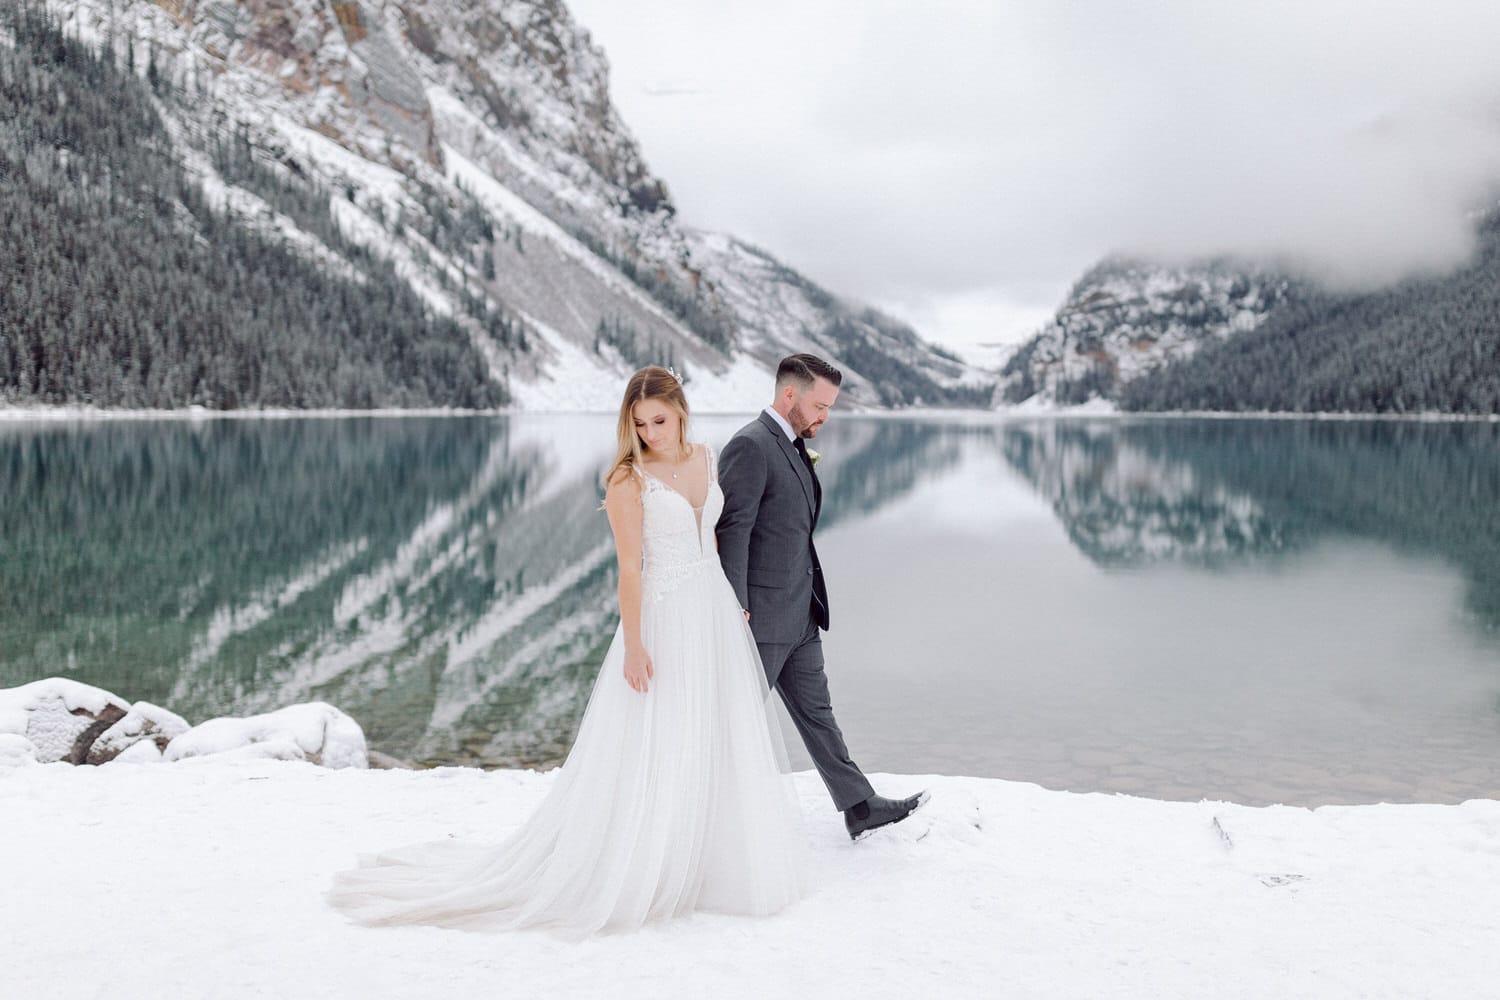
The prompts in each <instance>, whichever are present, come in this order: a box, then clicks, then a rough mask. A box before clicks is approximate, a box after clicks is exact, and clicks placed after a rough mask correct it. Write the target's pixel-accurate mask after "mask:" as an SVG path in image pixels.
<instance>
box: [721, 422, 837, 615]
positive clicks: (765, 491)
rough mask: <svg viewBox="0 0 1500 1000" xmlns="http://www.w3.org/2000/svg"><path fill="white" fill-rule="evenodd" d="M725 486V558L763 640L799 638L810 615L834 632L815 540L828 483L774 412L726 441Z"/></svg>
mask: <svg viewBox="0 0 1500 1000" xmlns="http://www.w3.org/2000/svg"><path fill="white" fill-rule="evenodd" d="M719 486H720V488H721V489H722V490H723V492H724V512H723V514H722V515H721V516H720V517H719V523H718V527H717V534H718V539H719V561H720V563H722V564H723V566H724V575H725V576H727V577H728V578H729V583H730V585H731V586H733V587H734V593H735V596H736V597H738V598H739V601H740V607H742V608H744V609H745V610H746V611H749V612H750V631H751V632H752V633H754V635H755V640H756V642H762V643H796V642H799V641H800V640H801V639H802V637H803V635H805V634H806V632H807V628H808V622H809V619H811V620H812V621H815V622H817V624H818V627H819V628H822V629H825V630H826V629H827V628H828V591H827V589H826V588H825V587H824V584H823V567H822V566H821V565H820V564H819V562H818V550H817V549H816V548H814V546H813V537H812V536H813V529H814V528H815V527H817V524H818V511H819V507H820V506H821V501H822V487H821V486H820V485H819V483H818V479H817V476H816V475H814V473H813V471H812V468H811V466H810V464H809V463H808V462H805V461H804V460H803V458H802V455H801V454H800V453H799V452H798V451H797V448H796V446H795V445H794V444H793V443H792V442H791V441H789V440H787V436H786V432H785V431H783V430H782V429H781V427H780V426H779V425H778V424H777V423H776V421H775V420H774V419H772V417H771V416H770V414H767V413H765V412H762V413H761V414H760V416H759V417H758V418H756V419H755V420H753V421H751V422H750V423H748V424H746V425H745V426H744V427H742V428H740V430H739V431H738V432H737V433H736V434H735V435H734V437H733V438H731V439H730V440H729V443H728V444H726V445H725V446H724V450H723V453H722V454H721V455H720V456H719Z"/></svg>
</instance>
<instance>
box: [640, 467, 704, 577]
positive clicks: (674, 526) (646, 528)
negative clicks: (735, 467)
mask: <svg viewBox="0 0 1500 1000" xmlns="http://www.w3.org/2000/svg"><path fill="white" fill-rule="evenodd" d="M703 447H704V448H706V449H707V448H708V446H707V445H704V446H703ZM640 473H641V482H642V485H641V507H642V519H641V564H642V582H643V584H644V590H645V594H644V596H645V597H646V599H648V600H653V599H657V598H660V597H661V596H662V595H663V594H666V593H667V592H669V591H671V590H673V589H675V588H676V587H677V585H678V584H680V583H681V582H682V581H683V580H685V579H686V578H687V577H689V576H691V575H692V574H693V573H695V572H698V571H699V570H701V569H702V566H703V564H704V562H706V561H708V560H712V561H713V562H714V563H718V561H719V552H718V547H717V545H716V544H715V542H714V526H715V525H716V524H718V522H719V515H720V514H721V513H722V512H723V510H724V494H723V493H722V492H721V491H720V490H719V475H718V473H719V469H718V463H717V459H716V456H715V455H714V453H713V450H712V449H708V492H707V493H706V494H705V495H704V498H703V506H702V507H701V508H697V507H694V506H693V503H692V501H691V500H690V499H688V497H687V496H686V495H685V494H683V493H681V492H679V491H677V490H676V489H673V488H672V487H671V486H669V485H668V484H667V483H665V482H663V481H662V480H660V479H658V478H656V477H655V476H653V475H651V473H649V472H646V471H645V470H644V469H642V470H640Z"/></svg>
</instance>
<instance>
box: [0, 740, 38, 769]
mask: <svg viewBox="0 0 1500 1000" xmlns="http://www.w3.org/2000/svg"><path fill="white" fill-rule="evenodd" d="M35 763H36V747H35V746H34V745H33V744H32V742H31V741H30V740H28V739H27V738H26V737H24V736H22V735H20V734H19V733H0V770H4V769H6V768H11V767H21V766H23V765H26V764H35Z"/></svg>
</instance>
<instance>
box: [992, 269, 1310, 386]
mask: <svg viewBox="0 0 1500 1000" xmlns="http://www.w3.org/2000/svg"><path fill="white" fill-rule="evenodd" d="M1294 294H1295V283H1294V282H1293V281H1292V280H1291V279H1289V278H1286V277H1285V276H1282V275H1278V274H1274V273H1271V272H1268V271H1264V270H1261V269H1258V268H1256V267H1254V266H1251V265H1246V264H1244V263H1243V262H1235V261H1225V260H1218V261H1207V262H1203V263H1198V264H1186V265H1181V266H1169V265H1160V264H1152V263H1149V262H1145V261H1139V260H1131V259H1126V258H1118V257H1117V258H1111V259H1108V260H1105V261H1103V262H1101V263H1100V264H1098V265H1096V266H1095V267H1093V268H1092V269H1091V270H1089V271H1088V273H1086V274H1085V275H1084V276H1083V277H1082V278H1081V279H1079V281H1078V283H1077V284H1076V285H1074V286H1073V288H1072V290H1071V291H1070V292H1069V294H1068V298H1067V300H1066V301H1065V302H1064V303H1063V305H1062V307H1061V308H1060V309H1058V311H1057V314H1056V315H1055V316H1054V317H1053V318H1052V320H1051V321H1050V322H1049V323H1048V324H1047V325H1046V326H1045V327H1043V328H1042V330H1041V331H1040V332H1038V333H1037V334H1036V336H1034V337H1032V338H1031V339H1030V340H1028V341H1027V342H1025V343H1024V344H1022V345H1021V346H1020V347H1019V348H1018V349H1017V350H1016V351H1015V352H1014V353H1013V354H1012V355H1011V356H1010V358H1009V359H1008V360H1007V362H1006V364H1005V366H1004V368H1003V370H1002V375H1003V381H1002V389H1001V396H1002V397H1003V400H1004V402H1006V403H1012V404H1023V403H1024V404H1027V405H1028V406H1030V407H1036V408H1046V407H1049V406H1053V405H1075V404H1081V403H1086V402H1088V401H1090V400H1093V399H1098V398H1105V399H1108V398H1110V397H1112V396H1113V395H1114V393H1115V390H1117V389H1118V388H1119V387H1120V386H1122V385H1125V384H1127V383H1129V382H1131V381H1132V380H1134V379H1136V378H1139V377H1140V376H1142V375H1144V374H1146V373H1148V372H1151V371H1155V370H1157V369H1159V368H1163V367H1165V366H1167V365H1170V364H1173V363H1174V362H1178V361H1182V360H1184V359H1186V358H1188V357H1191V356H1192V354H1193V353H1194V352H1195V351H1196V350H1197V349H1198V347H1199V346H1200V345H1201V344H1203V343H1204V342H1205V341H1206V340H1207V339H1209V338H1220V339H1222V338H1227V337H1230V336H1232V335H1234V334H1237V333H1241V332H1244V331H1247V330H1253V329H1255V328H1256V327H1257V326H1259V325H1260V324H1261V323H1262V322H1263V321H1264V320H1265V318H1266V317H1267V316H1268V315H1269V314H1270V313H1271V311H1272V310H1274V309H1276V308H1277V307H1278V306H1280V305H1282V304H1284V303H1285V302H1287V301H1288V300H1289V298H1290V297H1291V296H1292V295H1294Z"/></svg>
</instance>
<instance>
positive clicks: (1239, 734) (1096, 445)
mask: <svg viewBox="0 0 1500 1000" xmlns="http://www.w3.org/2000/svg"><path fill="white" fill-rule="evenodd" d="M743 419H744V418H735V419H728V418H709V419H701V420H699V421H698V422H697V423H696V425H695V433H696V435H697V436H699V437H701V438H704V439H707V440H709V441H710V442H712V443H714V444H715V445H718V444H721V443H722V442H723V441H725V440H726V439H727V438H728V437H729V435H730V434H731V433H732V432H733V430H734V429H735V428H736V427H737V426H738V425H739V424H740V423H742V422H743ZM611 436H612V419H611V418H610V417H603V416H596V417H531V416H527V417H509V418H503V417H502V418H359V419H309V420H263V421H262V420H247V421H240V420H234V421H204V422H185V421H129V422H108V423H79V424H50V423H49V424H21V423H12V424H0V686H9V685H13V684H18V683H23V682H25V681H29V680H34V679H36V678H39V677H45V676H49V675H54V674H61V675H64V676H70V677H74V678H76V679H78V680H82V681H86V682H88V683H92V684H98V685H100V686H103V687H107V688H109V689H111V690H113V691H115V692H117V693H118V694H120V695H121V696H122V697H125V698H128V699H131V700H140V699H144V700H147V701H152V702H157V703H159V704H163V705H166V706H168V707H170V708H172V709H174V710H175V711H177V712H179V713H180V714H182V715H184V716H186V717H187V718H189V719H190V720H191V721H201V720H203V719H205V718H208V717H211V716H213V715H219V714H248V713H252V712H258V711H265V710H269V709H272V708H276V707H280V706H282V705H286V704H289V703H292V702H296V701H305V700H311V699H323V700H326V701H330V702H332V703H334V704H336V705H339V706H340V707H342V708H343V709H344V710H346V711H348V712H349V713H350V714H352V715H353V716H355V717H356V718H357V719H358V720H359V721H360V722H361V723H362V724H363V725H364V726H365V729H366V732H367V733H368V735H369V737H370V742H371V745H372V746H373V747H374V748H376V749H380V750H384V751H385V752H387V753H391V754H394V755H396V756H398V757H404V758H408V759H413V760H417V761H420V762H423V763H463V764H480V765H486V766H489V765H516V764H528V765H550V764H554V763H557V762H558V761H560V760H561V758H562V757H563V756H564V755H565V754H566V752H567V747H568V745H569V742H570V740H571V738H572V734H573V731H574V728H575V726H576V725H577V721H578V718H579V716H580V714H581V712H582V708H583V704H584V702H585V700H586V699H587V696H588V691H589V689H590V687H591V686H592V684H593V680H594V676H595V673H596V671H597V665H598V662H599V659H600V657H601V656H602V653H603V650H604V648H605V646H606V645H607V643H608V640H609V638H610V636H611V634H612V633H613V630H614V627H615V622H616V619H615V614H614V584H615V578H614V558H613V549H612V546H611V543H610V539H609V532H608V526H607V524H606V522H605V520H604V517H603V515H602V514H601V513H600V512H599V511H598V510H597V509H596V508H597V505H598V499H599V490H598V487H597V481H598V475H599V473H600V471H601V470H602V468H603V466H604V464H605V463H606V462H607V460H608V458H609V450H610V439H611ZM818 448H819V450H820V451H821V452H822V453H823V456H824V460H823V462H822V464H820V466H819V473H820V475H821V476H822V477H823V481H824V485H825V501H824V516H823V523H822V525H821V526H820V529H819V551H820V553H821V554H822V557H823V562H824V564H825V567H826V569H827V573H828V580H829V589H830V592H831V597H832V604H833V629H832V631H831V632H829V634H828V635H827V637H826V639H825V642H826V650H827V655H828V662H829V673H830V677H831V680H832V685H833V693H834V704H835V706H836V708H837V710H838V714H839V718H840V720H841V722H842V723H843V726H844V729H845V733H846V735H847V736H848V738H849V742H850V744H851V749H852V750H853V753H854V757H855V759H856V760H857V761H859V762H860V764H861V765H862V766H863V767H864V768H865V769H866V770H869V771H897V772H905V773H923V772H942V773H964V774H976V775H987V776H995V777H1004V778H1012V779H1018V780H1025V781H1035V782H1038V783H1040V784H1043V785H1046V786H1049V787H1054V788H1067V789H1074V790H1083V791H1119V792H1128V793H1134V794H1146V795H1152V796H1156V797H1164V798H1183V799H1197V798H1200V797H1205V796H1207V797H1211V798H1226V799H1232V800H1235V801H1241V802H1249V803H1268V802H1288V803H1298V804H1319V803H1328V802H1366V801H1378V800H1388V801H1436V802H1452V801H1461V800H1463V799H1465V798H1469V797H1474V796H1495V795H1500V763H1497V761H1500V517H1497V515H1496V513H1495V512H1496V511H1497V510H1500V428H1497V427H1496V425H1494V424H1404V423H1362V422H1324V421H1308V422H1302V421H1231V420H1209V421H1186V420H1160V421H1128V420H1119V421H1115V420H1111V421H1098V422H1085V421H1072V420H1059V421H1038V422H999V421H994V420H989V419H980V418H970V419H962V418H954V419H937V418H930V419H901V418H860V417H854V416H850V415H847V414H841V415H838V416H836V417H835V419H834V420H833V421H831V422H830V423H829V424H828V425H827V427H826V428H825V429H824V431H823V432H822V433H821V434H820V435H819V438H818ZM788 731H789V732H790V730H788ZM790 745H792V746H793V747H794V760H795V759H797V758H796V756H795V753H796V752H800V746H797V745H796V739H795V735H794V734H793V735H792V739H791V741H790ZM801 762H802V764H803V766H805V757H803V758H801Z"/></svg>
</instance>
